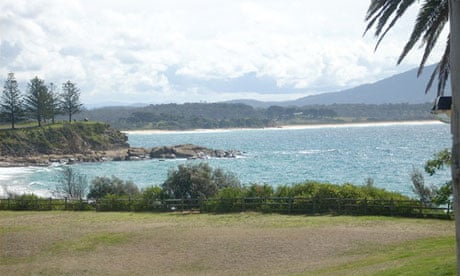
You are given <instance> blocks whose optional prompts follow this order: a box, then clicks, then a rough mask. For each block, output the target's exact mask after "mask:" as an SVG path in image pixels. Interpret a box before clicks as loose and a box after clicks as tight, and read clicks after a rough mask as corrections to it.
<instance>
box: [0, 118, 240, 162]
mask: <svg viewBox="0 0 460 276" xmlns="http://www.w3.org/2000/svg"><path fill="white" fill-rule="evenodd" d="M127 141H128V138H127V136H126V135H125V134H124V133H122V132H120V131H118V130H116V129H113V128H111V127H110V126H109V125H107V124H102V123H72V124H68V123H64V124H62V125H52V126H45V127H41V128H25V129H17V130H2V131H0V167H6V166H48V165H50V164H52V163H66V164H72V163H76V162H101V161H134V160H145V159H152V158H158V159H167V158H187V159H207V158H210V157H216V158H232V157H236V156H237V155H239V154H240V152H238V151H227V150H213V149H209V148H205V147H201V146H197V145H192V144H185V145H176V146H163V147H154V148H137V147H129V144H128V143H127Z"/></svg>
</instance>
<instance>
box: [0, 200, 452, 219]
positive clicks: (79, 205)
mask: <svg viewBox="0 0 460 276" xmlns="http://www.w3.org/2000/svg"><path fill="white" fill-rule="evenodd" d="M451 206H452V205H451V204H450V203H448V204H447V205H445V206H436V205H434V204H430V203H428V204H423V203H422V202H420V201H416V200H376V199H372V200H370V199H343V198H324V199H319V198H304V197H245V198H211V199H193V198H192V199H190V198H189V199H164V200H146V199H143V198H104V199H98V200H88V199H80V200H70V199H53V198H48V199H42V198H39V199H27V198H6V199H0V210H35V211H45V210H73V211H83V210H95V211H139V212H142V211H149V212H155V211H156V212H168V211H169V212H173V211H197V212H208V213H229V212H245V211H257V212H273V213H285V214H308V215H316V214H336V215H380V216H399V217H429V218H448V219H451V218H452V215H453V214H452V208H451Z"/></svg>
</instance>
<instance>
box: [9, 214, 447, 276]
mask: <svg viewBox="0 0 460 276" xmlns="http://www.w3.org/2000/svg"><path fill="white" fill-rule="evenodd" d="M454 243H455V238H454V224H453V221H446V220H429V219H425V220H424V219H404V218H389V217H365V216H363V217H349V216H300V215H299V216H288V215H278V214H258V213H241V214H225V215H213V214H183V213H162V214H155V213H115V212H110V213H103V212H60V211H48V212H46V211H45V212H11V211H2V212H0V251H1V256H0V275H29V274H41V275H56V274H59V275H62V274H64V275H67V274H69V275H108V274H110V275H111V274H117V275H151V274H156V275H171V274H172V275H255V274H256V275H257V274H264V275H454V274H455V246H454Z"/></svg>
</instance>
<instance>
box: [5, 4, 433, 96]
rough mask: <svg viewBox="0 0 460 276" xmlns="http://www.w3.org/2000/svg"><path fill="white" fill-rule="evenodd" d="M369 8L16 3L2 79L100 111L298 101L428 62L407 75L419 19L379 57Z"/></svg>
mask: <svg viewBox="0 0 460 276" xmlns="http://www.w3.org/2000/svg"><path fill="white" fill-rule="evenodd" d="M367 5H368V3H367V1H341V0H334V1H326V2H324V1H322V2H317V1H301V0H297V1H296V0H293V1H288V2H286V1H275V0H267V1H257V0H251V1H250V0H235V1H215V0H196V1H181V0H170V1H165V0H158V1H148V0H137V1H129V2H128V1H108V0H99V1H92V0H91V1H90V0H79V1H58V0H42V1H32V2H30V1H25V0H14V1H13V0H5V1H2V2H1V3H0V9H1V10H2V14H0V25H1V26H2V35H1V37H0V61H1V63H0V74H1V75H3V76H5V78H6V76H7V73H8V72H10V71H13V72H15V73H16V76H17V78H18V80H19V81H20V82H22V83H23V84H22V85H23V87H25V84H24V83H26V82H27V81H28V80H30V79H31V78H33V77H34V76H35V75H38V76H39V77H41V78H43V79H45V80H46V81H48V82H54V83H62V82H64V81H66V80H72V81H74V82H76V83H77V85H78V86H79V87H80V89H81V91H82V98H83V100H84V101H85V102H88V103H97V102H101V101H107V100H108V99H110V100H113V101H126V102H140V101H144V102H174V101H177V102H192V101H217V100H222V99H231V98H248V97H256V98H259V99H269V98H270V99H274V98H276V99H283V98H285V99H292V97H297V96H304V95H307V94H312V93H319V92H329V91H334V90H339V89H343V88H348V87H351V86H354V85H358V84H362V83H365V82H372V81H376V80H378V79H381V78H383V77H387V76H389V75H392V74H394V73H397V72H401V71H403V70H406V69H409V68H412V67H415V66H416V65H417V62H418V58H419V56H418V55H417V53H414V54H411V55H410V56H408V58H407V61H406V62H405V63H404V64H402V66H401V67H399V68H397V67H395V61H396V58H397V56H398V54H399V52H400V50H401V48H402V45H403V44H404V43H405V41H406V39H407V36H408V33H409V32H410V28H411V27H412V21H410V19H408V20H407V21H404V20H403V21H402V22H401V23H400V24H399V25H397V26H396V27H395V29H394V31H393V32H391V33H389V34H388V38H387V39H386V40H385V41H384V42H383V44H382V46H381V47H380V49H379V50H378V51H377V52H374V45H375V39H373V37H372V36H371V35H369V36H367V37H364V38H363V37H362V32H363V30H364V26H365V24H364V20H363V19H364V15H365V12H366V10H367ZM414 15H415V14H412V16H414ZM411 19H413V18H411ZM441 44H442V43H441Z"/></svg>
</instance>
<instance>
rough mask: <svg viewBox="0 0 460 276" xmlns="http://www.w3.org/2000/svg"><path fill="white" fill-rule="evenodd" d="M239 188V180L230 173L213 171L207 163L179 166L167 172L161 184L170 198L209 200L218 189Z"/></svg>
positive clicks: (220, 170) (218, 170) (219, 170)
mask: <svg viewBox="0 0 460 276" xmlns="http://www.w3.org/2000/svg"><path fill="white" fill-rule="evenodd" d="M239 186H240V182H239V180H238V179H237V178H236V177H235V176H234V175H233V174H232V173H229V172H225V171H223V170H222V169H216V170H214V169H213V168H211V167H210V166H209V165H208V164H207V163H199V164H187V165H179V166H178V168H177V169H174V170H171V171H169V172H168V178H167V179H166V181H165V182H164V183H163V184H162V188H163V189H164V190H165V192H166V193H167V194H168V195H170V196H171V197H172V198H209V197H212V196H214V195H216V194H217V192H218V191H219V190H220V189H223V188H226V187H239Z"/></svg>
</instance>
